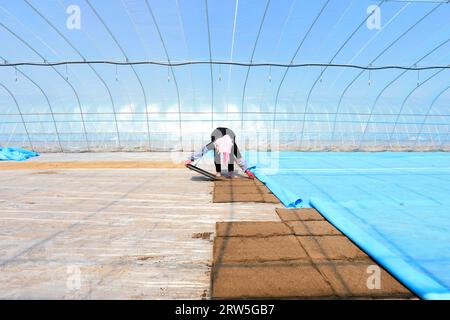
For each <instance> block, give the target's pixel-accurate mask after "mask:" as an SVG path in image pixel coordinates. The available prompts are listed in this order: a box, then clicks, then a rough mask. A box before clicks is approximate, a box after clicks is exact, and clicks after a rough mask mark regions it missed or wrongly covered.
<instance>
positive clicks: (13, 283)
mask: <svg viewBox="0 0 450 320" xmlns="http://www.w3.org/2000/svg"><path fill="white" fill-rule="evenodd" d="M185 157H186V154H175V153H156V152H153V153H120V152H118V153H86V154H43V155H42V156H40V157H37V158H32V159H30V160H29V161H26V162H20V163H11V162H0V170H1V171H2V173H3V175H4V177H8V179H7V181H8V182H7V183H4V184H2V185H1V186H0V251H1V252H2V255H1V257H0V299H12V298H16V299H202V298H203V299H204V298H210V297H212V298H256V297H259V298H269V297H270V298H273V297H274V298H307V299H310V298H327V299H330V298H382V299H384V298H388V299H390V298H412V297H414V296H413V295H412V294H411V293H410V292H409V291H408V290H407V289H405V288H404V287H403V286H402V285H401V284H399V283H398V282H397V281H396V280H395V279H393V278H392V277H391V276H390V275H389V274H388V273H387V272H385V271H384V270H382V269H381V270H380V272H381V287H380V289H368V287H367V281H368V277H369V274H368V273H367V272H368V270H372V269H371V268H372V267H373V266H376V263H374V262H373V261H372V260H371V259H370V258H369V257H368V256H367V255H366V254H365V253H364V252H362V251H361V250H359V249H358V248H357V247H356V246H355V245H354V244H353V243H351V241H349V240H348V239H347V238H346V237H345V236H343V235H342V234H341V233H340V232H339V231H338V230H336V229H335V228H334V227H333V226H331V225H330V224H329V223H328V222H326V221H325V220H324V219H323V217H322V216H321V215H320V214H319V213H318V212H316V211H315V210H312V209H305V210H287V209H282V208H281V207H282V205H281V204H279V201H278V199H276V197H275V196H274V195H273V194H271V192H270V190H268V189H267V188H266V187H265V186H263V185H262V184H261V183H260V182H259V181H257V180H256V181H251V180H247V179H246V180H241V179H236V180H226V181H220V182H217V183H216V184H214V183H213V182H211V181H209V180H207V179H205V178H203V177H202V176H199V175H198V174H197V173H195V172H192V171H189V170H187V169H185V168H183V165H182V164H181V161H182V160H183V159H184V158H185ZM199 166H201V167H203V168H205V169H206V170H209V171H213V165H212V163H209V161H205V162H203V163H200V164H199ZM19 169H20V170H19ZM241 181H243V182H241ZM214 191H216V192H214ZM226 191H228V192H226ZM216 193H217V194H222V195H223V194H225V196H223V199H218V198H217V195H216ZM213 200H214V201H213ZM216 200H219V201H218V202H217V203H216ZM242 201H251V202H242ZM254 201H257V202H254ZM276 208H277V210H276V211H275V209H276ZM233 221H234V222H235V223H230V222H233ZM214 236H216V237H215V238H214ZM211 265H212V270H211Z"/></svg>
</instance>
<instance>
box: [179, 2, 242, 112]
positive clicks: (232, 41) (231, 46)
mask: <svg viewBox="0 0 450 320" xmlns="http://www.w3.org/2000/svg"><path fill="white" fill-rule="evenodd" d="M177 1H178V0H177ZM238 12H239V0H235V2H234V15H233V29H232V30H233V31H232V34H231V44H230V61H233V54H234V43H235V40H236V26H237V17H238ZM231 69H232V68H231V65H230V66H229V67H228V77H227V91H226V96H227V100H226V104H227V106H226V110H227V119H229V116H228V111H229V110H230V107H229V106H230V82H231Z"/></svg>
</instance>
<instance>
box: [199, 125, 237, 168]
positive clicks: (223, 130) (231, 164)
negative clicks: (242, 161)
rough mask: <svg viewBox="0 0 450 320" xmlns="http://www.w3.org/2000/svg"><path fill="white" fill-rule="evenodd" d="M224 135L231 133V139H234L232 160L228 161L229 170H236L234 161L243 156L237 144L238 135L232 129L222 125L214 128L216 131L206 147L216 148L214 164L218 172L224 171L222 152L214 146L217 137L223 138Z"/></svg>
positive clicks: (209, 148)
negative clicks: (221, 162) (221, 160)
mask: <svg viewBox="0 0 450 320" xmlns="http://www.w3.org/2000/svg"><path fill="white" fill-rule="evenodd" d="M224 135H229V136H230V138H231V141H233V147H232V149H231V154H230V162H229V163H228V171H229V172H232V171H234V161H236V159H239V158H241V152H240V151H239V148H238V146H237V144H236V135H235V134H234V132H233V131H232V130H230V129H228V128H222V127H220V128H216V129H214V131H213V132H212V133H211V142H210V143H209V144H208V145H207V146H206V147H207V148H208V150H211V149H214V164H215V166H216V172H220V171H222V166H221V164H220V154H219V153H218V152H217V151H216V149H215V147H214V141H215V140H216V139H219V138H222V137H223V136H224Z"/></svg>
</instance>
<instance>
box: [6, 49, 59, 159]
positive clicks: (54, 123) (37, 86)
mask: <svg viewBox="0 0 450 320" xmlns="http://www.w3.org/2000/svg"><path fill="white" fill-rule="evenodd" d="M0 59H2V60H4V61H5V58H4V57H2V56H0ZM15 69H16V70H17V71H18V72H19V73H20V74H21V75H23V76H24V77H25V78H27V79H28V80H29V81H30V82H31V83H32V84H33V85H34V86H35V87H36V88H38V90H39V91H40V92H41V93H42V95H43V96H44V98H45V100H46V101H47V105H48V107H49V109H50V114H51V117H52V121H53V126H54V127H55V133H56V138H57V140H58V145H59V148H60V150H61V152H64V149H63V147H62V145H61V139H60V137H59V131H58V127H57V126H56V120H55V114H54V112H53V108H52V105H51V103H50V99H49V98H48V96H47V94H46V93H45V91H44V89H42V88H41V86H40V85H38V84H37V83H36V81H34V80H33V79H31V78H30V77H29V76H28V75H27V74H26V73H25V72H23V71H22V70H20V69H19V68H17V67H15Z"/></svg>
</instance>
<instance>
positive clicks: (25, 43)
mask: <svg viewBox="0 0 450 320" xmlns="http://www.w3.org/2000/svg"><path fill="white" fill-rule="evenodd" d="M0 26H2V27H3V28H4V29H5V30H7V31H8V32H9V33H11V34H12V35H13V36H14V37H15V38H16V39H17V40H19V41H20V42H22V43H23V44H24V45H25V46H26V47H27V48H29V49H30V50H31V51H33V52H34V53H35V54H37V55H38V56H39V57H40V58H41V59H42V60H44V61H45V60H46V59H45V57H44V56H43V55H42V54H40V53H39V52H38V51H37V50H36V49H35V48H33V46H31V45H30V44H29V43H28V42H27V41H25V40H24V39H22V37H20V36H19V35H18V34H16V33H15V32H14V31H12V30H11V29H9V28H8V27H7V26H5V25H4V24H3V23H1V22H0ZM51 68H52V69H53V70H54V71H55V72H56V73H57V74H58V75H59V76H60V77H61V79H63V80H64V81H65V82H66V83H67V84H68V85H69V87H70V88H71V89H72V91H73V93H74V95H75V98H76V100H77V104H78V109H79V111H80V116H81V120H82V124H83V131H84V137H85V140H86V147H87V149H88V151H89V141H88V137H87V131H86V125H85V122H84V116H83V110H82V108H81V102H80V97H79V96H78V92H77V90H76V89H75V88H74V86H73V85H72V84H71V83H70V82H69V81H68V80H67V79H66V78H65V77H64V76H63V75H62V74H61V73H60V72H59V71H58V69H56V67H54V66H51Z"/></svg>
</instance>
